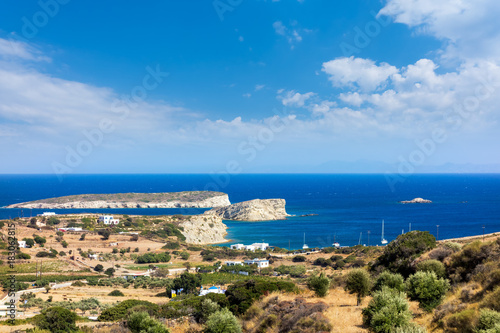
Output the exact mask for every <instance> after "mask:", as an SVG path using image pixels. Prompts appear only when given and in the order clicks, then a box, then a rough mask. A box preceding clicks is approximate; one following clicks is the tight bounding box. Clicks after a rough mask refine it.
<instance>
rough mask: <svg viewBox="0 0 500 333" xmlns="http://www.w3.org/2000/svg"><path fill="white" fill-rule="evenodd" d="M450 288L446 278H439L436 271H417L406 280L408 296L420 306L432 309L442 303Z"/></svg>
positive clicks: (427, 309) (428, 309)
mask: <svg viewBox="0 0 500 333" xmlns="http://www.w3.org/2000/svg"><path fill="white" fill-rule="evenodd" d="M449 288H450V284H449V283H448V281H447V280H445V279H439V278H438V277H437V276H436V273H434V272H417V273H415V274H413V275H412V276H410V277H409V278H408V280H407V281H406V290H407V292H408V296H409V297H410V298H411V299H412V300H415V301H418V302H419V303H420V307H421V308H422V309H424V310H426V311H431V310H432V309H434V308H435V307H436V306H438V305H439V304H441V302H442V300H443V298H444V295H445V294H446V292H447V291H448V289H449Z"/></svg>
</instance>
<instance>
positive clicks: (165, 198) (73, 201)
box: [6, 191, 231, 209]
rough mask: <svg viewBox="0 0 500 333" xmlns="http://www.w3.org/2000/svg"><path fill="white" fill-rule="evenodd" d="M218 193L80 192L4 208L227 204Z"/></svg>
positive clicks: (157, 206) (185, 206)
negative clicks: (79, 193)
mask: <svg viewBox="0 0 500 333" xmlns="http://www.w3.org/2000/svg"><path fill="white" fill-rule="evenodd" d="M230 204H231V202H230V201H229V198H228V195H227V194H225V193H221V192H210V191H186V192H165V193H112V194H81V195H71V196H65V197H57V198H49V199H43V200H36V201H30V202H22V203H17V204H12V205H9V206H7V207H6V208H38V209H72V208H89V209H92V208H210V207H222V206H227V205H230Z"/></svg>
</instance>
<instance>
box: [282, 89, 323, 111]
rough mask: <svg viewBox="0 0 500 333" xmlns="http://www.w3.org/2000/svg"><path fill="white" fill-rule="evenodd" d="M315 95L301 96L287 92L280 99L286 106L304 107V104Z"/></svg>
mask: <svg viewBox="0 0 500 333" xmlns="http://www.w3.org/2000/svg"><path fill="white" fill-rule="evenodd" d="M314 95H315V94H314V93H313V92H308V93H305V94H301V93H298V92H295V91H293V90H290V91H287V92H286V94H285V96H282V95H279V96H278V99H280V100H281V103H283V105H284V106H296V107H303V106H304V103H305V102H306V101H307V100H308V99H309V98H311V97H312V96H314Z"/></svg>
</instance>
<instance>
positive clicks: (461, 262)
mask: <svg viewBox="0 0 500 333" xmlns="http://www.w3.org/2000/svg"><path fill="white" fill-rule="evenodd" d="M489 250H490V249H489V245H488V244H484V243H482V242H480V241H475V242H473V243H470V244H467V245H466V246H464V247H463V248H462V250H461V251H460V252H457V253H455V254H453V255H452V256H451V260H450V263H449V265H448V275H449V276H450V279H451V280H452V281H454V282H461V281H469V280H470V279H471V277H472V273H473V271H474V269H475V268H476V267H477V266H478V265H480V264H482V263H483V262H484V260H485V259H487V258H488V256H489V254H490V251H489Z"/></svg>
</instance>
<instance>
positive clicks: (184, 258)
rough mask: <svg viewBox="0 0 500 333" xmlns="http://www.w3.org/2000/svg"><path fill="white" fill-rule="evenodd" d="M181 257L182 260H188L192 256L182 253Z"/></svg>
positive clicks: (185, 252)
mask: <svg viewBox="0 0 500 333" xmlns="http://www.w3.org/2000/svg"><path fill="white" fill-rule="evenodd" d="M179 255H180V257H181V259H182V260H188V259H189V257H190V254H189V252H187V251H182V252H181V253H180V254H179Z"/></svg>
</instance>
